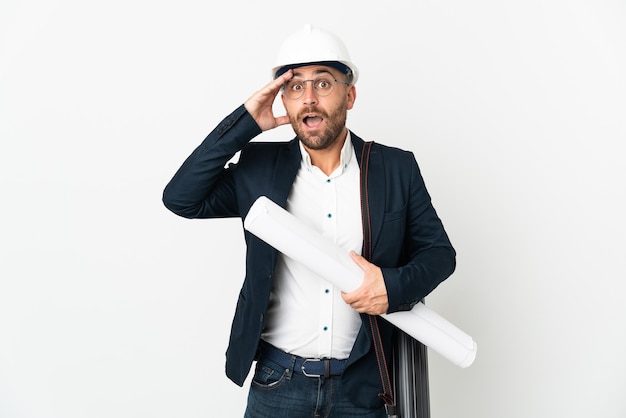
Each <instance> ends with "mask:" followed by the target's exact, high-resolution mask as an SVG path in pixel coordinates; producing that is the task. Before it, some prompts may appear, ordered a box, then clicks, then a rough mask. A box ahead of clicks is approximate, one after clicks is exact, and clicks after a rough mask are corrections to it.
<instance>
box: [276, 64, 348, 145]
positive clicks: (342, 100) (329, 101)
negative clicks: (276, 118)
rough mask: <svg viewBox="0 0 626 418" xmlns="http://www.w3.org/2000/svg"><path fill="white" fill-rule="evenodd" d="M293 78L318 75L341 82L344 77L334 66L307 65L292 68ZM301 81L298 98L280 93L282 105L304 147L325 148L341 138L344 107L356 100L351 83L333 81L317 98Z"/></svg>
mask: <svg viewBox="0 0 626 418" xmlns="http://www.w3.org/2000/svg"><path fill="white" fill-rule="evenodd" d="M293 72H294V75H293V79H294V80H315V79H317V78H319V77H326V78H330V79H337V80H341V81H344V80H345V78H346V77H345V76H344V75H343V74H341V73H340V72H339V71H337V70H335V69H334V68H329V67H324V66H319V65H317V66H307V67H300V68H296V69H294V70H293ZM312 84H313V83H311V82H308V83H305V87H306V88H305V90H304V94H303V95H302V97H300V98H298V99H289V98H287V97H285V95H284V94H283V95H282V101H283V105H284V106H285V110H286V111H287V115H288V116H289V120H290V121H291V126H292V127H293V130H294V131H295V132H296V135H297V136H298V138H299V139H300V141H302V143H303V144H304V146H305V147H307V148H309V149H312V150H322V149H326V148H329V147H330V146H331V145H333V144H334V143H336V142H337V140H338V139H339V138H341V137H343V134H344V132H345V126H346V118H347V114H348V110H349V109H352V106H353V105H354V100H355V99H356V89H355V87H354V86H353V85H350V86H347V85H345V84H343V83H335V84H334V86H333V90H332V92H331V93H330V94H329V95H328V96H323V97H320V96H318V95H317V94H316V92H315V90H314V89H313V88H312Z"/></svg>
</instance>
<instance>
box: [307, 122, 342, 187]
mask: <svg viewBox="0 0 626 418" xmlns="http://www.w3.org/2000/svg"><path fill="white" fill-rule="evenodd" d="M298 145H299V146H300V154H302V166H303V167H304V168H306V169H307V170H309V171H311V170H313V164H311V156H310V155H309V153H308V152H307V150H306V149H305V148H304V145H302V142H301V141H298ZM353 154H354V147H353V146H352V138H351V136H350V130H349V129H348V134H347V135H346V140H345V141H344V143H343V147H341V155H340V156H339V167H337V170H335V171H334V172H333V176H336V175H341V174H342V173H343V172H344V171H345V169H346V168H348V164H350V161H351V160H352V155H353Z"/></svg>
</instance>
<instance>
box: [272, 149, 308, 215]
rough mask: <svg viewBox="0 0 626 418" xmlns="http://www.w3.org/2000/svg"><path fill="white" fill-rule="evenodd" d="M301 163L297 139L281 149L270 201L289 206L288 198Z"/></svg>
mask: <svg viewBox="0 0 626 418" xmlns="http://www.w3.org/2000/svg"><path fill="white" fill-rule="evenodd" d="M301 161H302V156H301V155H300V147H299V146H298V139H297V138H296V139H293V140H291V141H289V142H288V143H286V144H285V146H284V147H282V148H281V149H280V153H279V154H278V158H277V160H276V167H275V168H274V178H273V179H272V183H273V185H274V187H273V188H272V189H273V190H274V191H273V193H274V196H272V197H270V199H271V200H273V201H274V202H275V203H276V204H277V205H279V206H281V207H283V208H284V207H285V206H286V205H287V198H288V197H289V192H290V191H291V187H292V185H293V182H294V179H295V178H296V175H297V174H298V170H299V169H300V164H301Z"/></svg>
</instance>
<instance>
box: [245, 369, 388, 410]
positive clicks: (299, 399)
mask: <svg viewBox="0 0 626 418" xmlns="http://www.w3.org/2000/svg"><path fill="white" fill-rule="evenodd" d="M283 417H284V418H316V417H320V418H322V417H323V418H352V417H361V418H386V417H387V414H386V413H385V408H384V406H382V407H380V408H378V409H368V408H363V407H359V406H356V405H354V404H353V403H352V402H350V401H349V400H348V399H347V397H346V394H345V393H344V392H343V390H342V385H341V376H331V377H329V378H324V377H307V376H305V375H303V374H302V373H300V372H294V371H293V370H291V369H285V368H284V367H280V366H279V365H277V364H276V363H273V362H272V361H269V360H267V359H263V358H261V360H259V361H258V362H257V364H256V369H255V372H254V377H253V379H252V383H251V385H250V392H249V394H248V407H247V409H246V413H245V415H244V418H283Z"/></svg>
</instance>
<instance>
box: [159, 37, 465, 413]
mask: <svg viewBox="0 0 626 418" xmlns="http://www.w3.org/2000/svg"><path fill="white" fill-rule="evenodd" d="M273 77H274V80H273V81H271V82H270V83H268V84H267V85H266V86H265V87H263V88H262V89H261V90H259V91H257V92H256V93H254V94H253V95H252V96H251V97H250V98H249V99H248V100H247V101H246V102H245V103H244V104H243V105H242V106H240V107H239V108H238V109H236V110H235V111H234V112H233V113H231V114H230V115H229V116H227V117H226V118H225V119H224V120H223V121H222V122H221V123H220V124H219V125H218V126H217V127H216V128H215V129H214V130H213V131H212V132H211V133H210V134H209V135H208V137H207V138H206V139H205V140H204V141H203V142H202V143H201V144H200V146H199V147H198V148H197V149H196V150H195V151H194V152H193V153H192V154H191V155H190V156H189V157H188V158H187V159H186V161H185V162H184V163H183V165H182V166H181V168H180V169H179V170H178V171H177V173H176V174H175V175H174V177H173V178H172V180H171V181H170V183H169V184H168V185H167V187H166V188H165V191H164V195H163V201H164V204H165V205H166V206H167V207H168V208H169V209H170V210H171V211H173V212H174V213H176V214H178V215H180V216H184V217H187V218H220V217H241V218H245V216H246V214H247V212H248V210H249V209H250V206H251V205H252V204H253V203H254V202H255V200H256V199H257V198H258V197H259V196H267V197H268V198H270V199H271V200H273V201H274V202H276V203H277V204H279V205H281V206H283V207H284V208H286V209H287V210H288V211H289V212H291V213H292V214H294V215H295V216H296V217H297V218H299V219H300V220H301V221H303V222H305V223H306V224H308V225H309V226H311V227H313V228H314V229H316V230H317V231H319V232H320V233H322V234H323V235H325V236H326V237H328V238H330V239H332V240H333V241H334V242H336V243H338V244H339V245H340V246H341V247H342V248H345V249H346V251H347V252H350V254H351V257H352V259H353V260H354V262H355V263H357V264H358V265H359V266H360V267H361V268H362V270H363V272H364V278H363V283H362V285H361V286H360V287H359V288H358V289H356V290H354V291H352V292H350V293H347V294H346V293H342V292H340V291H338V290H337V289H335V288H334V287H333V286H332V284H330V283H328V282H326V281H325V280H324V278H322V277H318V276H316V275H314V274H313V273H311V272H310V271H309V270H307V269H306V268H304V267H303V266H301V265H299V264H298V263H297V262H295V261H294V260H292V259H289V258H287V257H285V256H283V255H282V254H280V253H278V252H277V251H276V250H275V249H273V248H272V247H270V246H269V245H267V244H266V243H264V242H262V241H261V240H259V239H258V238H256V237H255V236H253V235H251V234H250V233H248V232H246V233H245V239H246V245H247V253H246V277H245V280H244V283H243V287H242V289H241V293H240V297H239V300H238V303H237V309H236V312H235V317H234V320H233V324H232V330H231V337H230V343H229V347H228V350H227V354H226V373H227V375H228V376H229V378H230V379H231V380H233V381H234V382H235V383H237V384H238V385H240V386H241V385H243V383H244V380H245V379H246V377H247V375H248V373H249V371H250V368H251V366H252V363H253V362H254V361H255V360H257V363H256V370H255V374H254V378H253V380H252V384H251V388H250V392H249V396H248V408H247V410H246V415H245V416H246V417H289V418H297V417H313V416H316V417H317V416H325V417H341V418H345V417H351V416H359V417H383V416H385V409H384V405H383V402H382V401H381V399H380V398H379V396H378V395H379V394H380V393H381V392H382V384H381V376H380V374H379V369H378V365H377V358H376V353H375V350H374V349H373V342H372V331H371V328H370V322H369V317H368V315H379V314H381V313H393V312H396V311H400V310H409V309H411V308H412V307H413V306H414V305H415V304H416V303H417V302H418V301H420V300H421V299H422V298H424V296H426V295H427V294H428V293H430V292H431V291H432V290H433V289H434V288H435V287H436V286H437V285H438V284H439V283H441V282H442V281H443V280H445V279H446V278H447V277H448V276H449V275H450V274H452V272H453V271H454V268H455V252H454V249H453V248H452V245H451V244H450V241H449V240H448V237H447V235H446V232H445V230H444V228H443V225H442V223H441V221H440V220H439V218H438V216H437V214H436V212H435V210H434V208H433V207H432V205H431V202H430V197H429V195H428V192H427V191H426V188H425V186H424V183H423V180H422V178H421V175H420V172H419V168H418V166H417V163H416V161H415V158H414V156H413V154H412V153H410V152H408V151H402V150H399V149H397V148H392V147H387V146H383V145H379V144H375V145H374V146H373V148H372V151H371V157H370V160H369V163H368V168H369V169H368V176H369V177H368V178H369V180H368V188H367V192H366V194H367V195H368V196H369V207H370V217H371V236H372V252H371V257H370V258H371V259H370V260H369V261H368V260H366V259H365V258H364V257H362V256H361V255H360V254H361V252H362V249H363V244H364V241H363V236H364V234H363V228H362V220H361V219H362V218H361V215H362V214H361V193H360V183H359V179H360V177H359V173H360V170H359V164H360V156H361V153H362V150H363V148H364V141H363V140H362V139H361V138H359V137H358V136H357V135H356V134H354V133H352V132H350V131H349V130H348V129H347V127H346V117H347V112H348V110H350V109H352V108H353V106H354V103H355V100H356V87H355V83H356V81H357V79H358V71H357V68H356V66H355V65H354V64H353V63H352V62H351V60H350V57H349V55H348V52H347V50H346V48H345V45H344V44H343V42H342V41H341V40H340V39H338V38H337V37H336V36H335V35H333V34H332V33H330V32H328V31H325V30H322V29H319V28H314V27H312V26H310V25H307V26H306V27H305V28H304V29H303V30H300V31H298V32H296V33H295V34H293V35H291V36H290V37H289V38H288V39H287V40H286V41H285V42H284V43H283V46H282V47H281V49H280V51H279V60H278V65H277V66H276V67H275V68H274V69H273ZM279 94H280V95H281V100H282V104H283V105H284V108H285V110H286V115H282V116H275V115H274V112H273V109H272V105H273V103H274V101H275V99H276V97H277V96H278V95H279ZM287 123H290V124H291V126H292V128H293V130H294V131H295V133H296V138H294V139H293V140H291V141H289V142H250V141H251V140H252V139H253V138H254V137H256V136H257V135H259V134H260V133H261V132H263V131H267V130H270V129H273V128H275V127H277V126H281V125H285V124H287ZM238 151H241V154H240V156H239V160H238V162H237V163H236V164H230V165H229V166H228V167H225V165H226V163H227V162H228V161H229V160H230V159H231V158H232V157H233V156H234V155H235V154H236V153H237V152H238ZM378 323H379V326H380V334H381V338H382V343H383V347H384V355H385V356H386V358H387V362H388V364H391V363H390V355H391V351H392V348H391V344H392V336H393V331H394V329H393V326H392V325H391V324H389V323H388V322H386V321H384V320H382V319H379V320H378Z"/></svg>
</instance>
